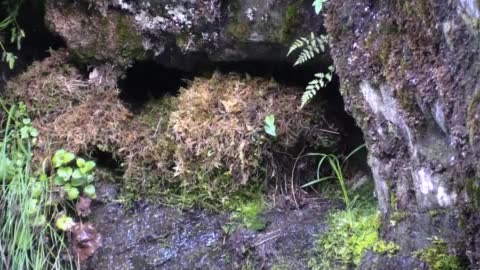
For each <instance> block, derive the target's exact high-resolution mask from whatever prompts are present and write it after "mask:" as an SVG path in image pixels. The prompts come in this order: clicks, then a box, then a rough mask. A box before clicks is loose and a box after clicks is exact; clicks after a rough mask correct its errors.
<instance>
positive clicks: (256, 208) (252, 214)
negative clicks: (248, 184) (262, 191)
mask: <svg viewBox="0 0 480 270" xmlns="http://www.w3.org/2000/svg"><path fill="white" fill-rule="evenodd" d="M264 208H265V207H264V204H263V200H262V198H261V197H259V198H258V199H256V200H252V201H248V202H245V201H244V202H242V203H240V204H239V205H238V206H237V207H236V209H235V212H234V214H233V215H232V220H233V222H239V223H240V224H241V225H243V226H245V228H247V229H249V230H255V231H261V230H263V229H264V228H265V226H266V225H267V224H266V222H265V219H263V218H262V217H261V216H260V215H261V214H262V212H263V210H264Z"/></svg>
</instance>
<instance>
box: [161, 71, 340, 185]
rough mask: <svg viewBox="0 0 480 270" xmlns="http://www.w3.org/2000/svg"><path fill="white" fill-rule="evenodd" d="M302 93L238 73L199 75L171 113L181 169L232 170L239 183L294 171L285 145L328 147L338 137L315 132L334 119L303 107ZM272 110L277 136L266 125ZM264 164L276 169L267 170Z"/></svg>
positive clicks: (183, 171) (182, 172)
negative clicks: (271, 135) (201, 77)
mask: <svg viewBox="0 0 480 270" xmlns="http://www.w3.org/2000/svg"><path fill="white" fill-rule="evenodd" d="M298 93H299V90H298V89H296V88H289V87H281V86H279V85H278V84H276V83H275V82H273V81H268V80H263V79H259V78H253V79H252V78H242V77H240V76H238V75H233V74H232V75H227V76H225V75H220V74H215V75H214V76H213V78H212V79H209V80H205V79H196V80H194V81H193V83H192V84H191V86H190V87H189V88H188V89H183V90H181V94H180V96H179V98H178V99H179V101H178V102H179V103H178V109H177V110H175V111H174V112H173V113H172V115H171V118H170V123H171V125H172V133H173V136H174V137H175V138H176V140H175V143H176V145H177V149H176V152H175V157H174V159H175V161H176V167H175V169H176V174H177V175H183V176H184V177H186V178H193V177H191V175H195V174H198V172H203V174H204V175H212V172H214V171H218V170H220V171H229V172H231V173H232V176H233V179H234V180H235V183H237V184H238V185H245V184H247V183H248V184H251V183H254V182H256V181H259V180H261V181H262V182H263V179H264V177H265V174H266V175H271V174H272V173H275V174H276V175H277V176H278V177H280V178H283V177H284V176H286V175H290V174H291V169H292V168H291V161H290V160H288V164H287V163H284V162H285V160H283V159H282V158H278V157H279V156H280V155H279V152H280V151H281V152H282V153H289V155H291V156H296V152H297V151H298V148H301V147H299V145H304V146H307V145H308V146H310V147H328V146H331V145H332V143H333V144H335V142H336V139H338V138H337V137H336V136H332V137H329V136H327V137H324V136H323V135H324V134H318V133H316V132H313V130H314V129H316V128H320V127H321V126H323V127H324V128H329V129H331V128H330V126H331V125H329V123H326V122H325V121H324V120H322V119H320V118H315V117H313V115H315V114H321V113H322V112H321V111H318V110H319V109H318V107H317V108H315V107H314V106H311V108H312V109H307V110H299V109H298V107H297V104H296V100H297V99H298V95H299V94H298ZM314 111H316V112H315V113H314ZM271 114H273V115H275V122H276V123H275V125H276V128H277V137H276V139H273V138H271V137H267V134H266V133H265V131H264V120H265V117H266V116H267V115H271ZM312 128H313V129H312ZM319 133H321V132H319ZM277 151H278V152H277ZM281 156H283V157H284V156H285V155H284V154H283V155H281ZM264 167H267V168H270V170H272V171H268V172H266V173H265V171H264ZM274 171H275V172H274ZM284 174H285V175H284ZM212 184H213V185H215V182H214V181H213V180H212Z"/></svg>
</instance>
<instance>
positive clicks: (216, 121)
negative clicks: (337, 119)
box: [6, 51, 339, 210]
mask: <svg viewBox="0 0 480 270" xmlns="http://www.w3.org/2000/svg"><path fill="white" fill-rule="evenodd" d="M68 60H69V59H68V53H66V52H64V51H60V52H55V53H53V54H52V56H51V57H49V58H47V59H45V60H44V61H42V62H39V63H35V64H33V65H32V67H31V68H30V69H29V70H28V71H27V72H26V73H25V74H23V75H22V76H20V77H18V78H17V79H16V80H14V81H12V82H11V83H9V86H8V88H7V91H6V96H7V100H9V101H11V102H16V101H18V100H23V101H25V103H26V104H27V105H28V107H29V109H30V111H32V115H33V125H34V126H35V127H36V128H37V129H38V130H39V131H40V136H39V147H38V148H37V149H38V150H36V151H38V152H37V153H35V157H36V158H38V159H40V160H42V159H43V158H45V157H49V156H51V155H52V153H53V152H54V151H55V150H57V149H59V148H64V149H66V150H68V151H71V152H74V153H76V154H79V155H94V154H95V152H98V151H99V150H100V151H102V152H107V153H110V154H112V156H113V157H114V159H116V160H117V161H118V163H120V164H121V168H119V169H121V172H122V174H123V175H122V181H123V188H124V189H123V190H124V192H123V196H124V198H125V199H126V200H129V201H130V200H136V199H147V200H152V201H161V202H163V203H165V204H170V205H179V206H181V207H192V206H202V207H206V208H211V209H217V210H218V209H220V210H221V209H232V208H234V206H233V205H235V202H238V201H241V200H247V201H248V200H251V198H252V197H254V196H255V194H258V191H259V190H260V189H261V184H262V183H263V182H264V179H265V176H271V175H273V174H275V175H276V176H277V177H279V179H280V180H283V179H286V178H285V177H286V175H288V176H290V174H291V170H292V168H291V167H289V166H290V165H291V164H292V163H291V160H290V158H289V157H290V156H297V155H298V151H299V149H302V148H303V147H314V148H316V147H329V146H333V145H335V143H336V142H337V141H338V139H339V138H338V137H337V136H335V135H328V136H326V135H325V134H324V133H322V132H316V131H317V129H327V128H328V129H332V128H333V127H332V124H331V123H326V122H325V120H324V119H323V117H322V110H321V109H319V108H321V106H318V107H316V108H315V107H314V106H311V109H307V110H298V109H297V106H296V104H297V102H296V101H297V100H296V99H297V98H298V95H299V93H301V91H300V90H299V89H296V88H289V87H280V86H279V85H277V84H276V83H274V82H272V81H269V80H264V79H251V78H242V77H241V76H238V75H228V76H226V75H218V74H217V75H215V76H214V77H213V78H212V79H200V78H198V79H196V80H195V81H193V82H192V83H191V85H190V86H189V87H188V88H186V89H182V90H181V93H180V95H179V97H172V96H164V97H162V98H161V99H155V100H150V101H149V102H148V103H147V104H145V105H144V106H143V107H142V109H141V110H140V111H139V112H138V113H136V114H133V113H132V112H131V111H130V110H129V108H128V106H127V105H126V104H124V103H123V102H122V100H121V99H120V97H119V91H118V89H117V88H116V80H113V82H112V80H109V79H108V78H117V77H118V74H117V72H116V71H115V70H114V69H113V68H112V66H104V67H101V68H100V69H101V70H100V72H99V74H103V75H104V77H102V79H101V80H98V81H97V82H89V81H85V80H84V79H83V78H82V76H81V73H80V72H79V71H78V70H77V69H75V68H73V67H71V66H70V65H68V64H66V62H67V61H68ZM269 114H274V115H275V117H276V126H277V130H278V132H277V133H278V136H277V138H276V139H274V138H269V137H267V136H266V134H265V132H264V130H263V126H264V118H265V116H266V115H269ZM297 147H298V149H297ZM285 153H287V154H285ZM287 162H288V163H287ZM39 164H41V162H39ZM312 171H313V169H312ZM288 179H289V178H288Z"/></svg>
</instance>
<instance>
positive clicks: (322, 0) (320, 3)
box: [312, 0, 327, 15]
mask: <svg viewBox="0 0 480 270" xmlns="http://www.w3.org/2000/svg"><path fill="white" fill-rule="evenodd" d="M325 2H327V0H315V1H313V5H312V6H313V7H314V8H315V13H317V15H318V14H320V12H321V11H322V9H323V3H325Z"/></svg>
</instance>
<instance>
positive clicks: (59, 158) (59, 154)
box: [52, 149, 67, 168]
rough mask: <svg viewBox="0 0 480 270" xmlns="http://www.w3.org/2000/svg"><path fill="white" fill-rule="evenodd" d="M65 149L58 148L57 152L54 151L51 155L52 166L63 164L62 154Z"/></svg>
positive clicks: (56, 166)
mask: <svg viewBox="0 0 480 270" xmlns="http://www.w3.org/2000/svg"><path fill="white" fill-rule="evenodd" d="M66 152H67V151H65V150H63V149H60V150H58V151H57V152H55V155H53V158H52V163H53V167H55V168H58V167H60V166H62V165H63V156H64V155H65V153H66Z"/></svg>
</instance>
